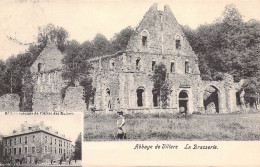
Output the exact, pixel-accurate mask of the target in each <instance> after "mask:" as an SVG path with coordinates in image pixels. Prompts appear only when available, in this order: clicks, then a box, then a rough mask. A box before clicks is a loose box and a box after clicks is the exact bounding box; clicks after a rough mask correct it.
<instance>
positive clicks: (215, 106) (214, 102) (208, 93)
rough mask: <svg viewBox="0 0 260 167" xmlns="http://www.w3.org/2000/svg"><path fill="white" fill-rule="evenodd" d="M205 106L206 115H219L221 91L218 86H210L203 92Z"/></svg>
mask: <svg viewBox="0 0 260 167" xmlns="http://www.w3.org/2000/svg"><path fill="white" fill-rule="evenodd" d="M203 106H204V109H205V113H211V114H213V113H219V106H220V91H219V89H218V88H217V87H216V86H213V85H209V86H207V87H206V88H205V90H204V92H203Z"/></svg>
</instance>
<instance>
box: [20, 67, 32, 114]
mask: <svg viewBox="0 0 260 167" xmlns="http://www.w3.org/2000/svg"><path fill="white" fill-rule="evenodd" d="M34 84H35V82H34V81H33V79H32V74H31V71H30V69H29V68H27V69H26V70H25V73H24V75H23V87H22V90H21V91H22V92H23V97H22V100H21V107H20V108H21V110H22V111H32V106H33V101H32V99H33V90H34Z"/></svg>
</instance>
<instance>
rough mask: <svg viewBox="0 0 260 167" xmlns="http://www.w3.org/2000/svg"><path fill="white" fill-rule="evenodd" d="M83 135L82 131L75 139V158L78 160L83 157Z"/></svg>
mask: <svg viewBox="0 0 260 167" xmlns="http://www.w3.org/2000/svg"><path fill="white" fill-rule="evenodd" d="M81 140H82V136H81V133H80V134H79V135H78V138H77V139H76V141H75V153H74V155H75V158H76V159H77V160H81V159H82V141H81Z"/></svg>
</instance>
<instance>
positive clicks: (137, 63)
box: [135, 58, 141, 71]
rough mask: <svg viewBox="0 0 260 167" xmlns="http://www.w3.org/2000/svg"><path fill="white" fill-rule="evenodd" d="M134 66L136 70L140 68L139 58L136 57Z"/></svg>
mask: <svg viewBox="0 0 260 167" xmlns="http://www.w3.org/2000/svg"><path fill="white" fill-rule="evenodd" d="M135 66H136V70H137V71H139V70H141V59H140V58H137V59H136V61H135Z"/></svg>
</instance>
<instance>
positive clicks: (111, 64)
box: [110, 59, 115, 69]
mask: <svg viewBox="0 0 260 167" xmlns="http://www.w3.org/2000/svg"><path fill="white" fill-rule="evenodd" d="M114 68H115V60H114V59H111V60H110V69H114Z"/></svg>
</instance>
